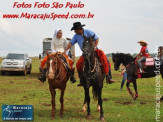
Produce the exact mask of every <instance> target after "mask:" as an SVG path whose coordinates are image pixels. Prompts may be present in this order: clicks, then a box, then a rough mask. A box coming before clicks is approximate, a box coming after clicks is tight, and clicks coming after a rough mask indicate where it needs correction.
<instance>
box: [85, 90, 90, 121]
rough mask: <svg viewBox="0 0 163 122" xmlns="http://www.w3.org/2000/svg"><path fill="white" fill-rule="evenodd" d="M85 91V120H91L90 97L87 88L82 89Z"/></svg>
mask: <svg viewBox="0 0 163 122" xmlns="http://www.w3.org/2000/svg"><path fill="white" fill-rule="evenodd" d="M84 90H85V98H86V101H87V119H90V118H91V113H90V112H91V110H90V96H89V88H86V87H85V88H84Z"/></svg>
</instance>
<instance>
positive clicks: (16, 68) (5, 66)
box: [0, 53, 32, 76]
mask: <svg viewBox="0 0 163 122" xmlns="http://www.w3.org/2000/svg"><path fill="white" fill-rule="evenodd" d="M31 70H32V59H30V58H29V57H28V54H18V53H9V54H8V55H7V56H6V57H5V58H4V60H3V61H2V63H1V65H0V71H1V75H5V73H6V72H22V74H23V75H24V76H25V75H26V74H27V73H28V74H30V73H31Z"/></svg>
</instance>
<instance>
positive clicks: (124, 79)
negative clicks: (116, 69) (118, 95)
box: [122, 72, 127, 84]
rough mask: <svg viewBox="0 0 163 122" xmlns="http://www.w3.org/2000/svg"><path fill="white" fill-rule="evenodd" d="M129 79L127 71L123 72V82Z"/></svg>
mask: <svg viewBox="0 0 163 122" xmlns="http://www.w3.org/2000/svg"><path fill="white" fill-rule="evenodd" d="M126 79H127V72H125V73H123V79H122V83H123V84H124V83H125V81H126Z"/></svg>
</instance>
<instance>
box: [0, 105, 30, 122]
mask: <svg viewBox="0 0 163 122" xmlns="http://www.w3.org/2000/svg"><path fill="white" fill-rule="evenodd" d="M2 120H6V121H9V120H12V121H22V120H23V121H32V120H33V106H32V105H2Z"/></svg>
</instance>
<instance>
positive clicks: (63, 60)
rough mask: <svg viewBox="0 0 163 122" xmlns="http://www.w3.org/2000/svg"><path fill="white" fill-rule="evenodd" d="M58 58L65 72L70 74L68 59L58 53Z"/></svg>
mask: <svg viewBox="0 0 163 122" xmlns="http://www.w3.org/2000/svg"><path fill="white" fill-rule="evenodd" d="M58 56H59V58H60V59H61V62H62V63H63V65H64V66H65V68H66V70H67V72H70V71H71V67H70V65H69V61H68V59H67V58H68V57H67V56H66V55H64V54H62V53H59V54H58Z"/></svg>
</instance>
